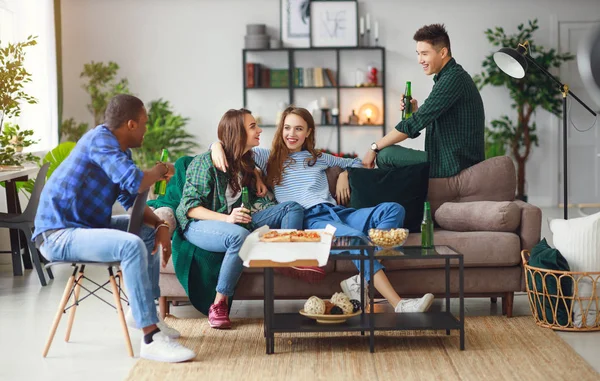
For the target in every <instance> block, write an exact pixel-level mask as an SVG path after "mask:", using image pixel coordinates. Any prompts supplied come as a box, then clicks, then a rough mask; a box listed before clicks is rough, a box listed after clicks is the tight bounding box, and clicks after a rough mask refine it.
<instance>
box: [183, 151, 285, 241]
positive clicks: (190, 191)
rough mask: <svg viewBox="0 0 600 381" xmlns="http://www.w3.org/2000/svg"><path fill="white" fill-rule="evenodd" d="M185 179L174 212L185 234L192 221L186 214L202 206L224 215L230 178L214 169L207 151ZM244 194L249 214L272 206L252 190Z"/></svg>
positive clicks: (193, 165) (200, 156)
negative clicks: (247, 199)
mask: <svg viewBox="0 0 600 381" xmlns="http://www.w3.org/2000/svg"><path fill="white" fill-rule="evenodd" d="M185 177H186V179H185V185H184V186H183V195H182V196H181V201H180V202H179V206H178V207H177V212H176V215H177V221H178V222H179V224H180V225H181V230H182V231H185V229H186V228H187V226H188V224H189V223H190V222H192V221H194V219H193V218H190V217H188V215H187V213H188V211H189V210H190V209H192V208H195V207H197V206H203V207H205V208H206V209H210V210H212V211H214V212H217V213H223V214H228V210H227V198H226V196H225V192H226V191H227V183H228V182H229V178H230V175H229V174H227V173H225V172H221V171H219V170H218V169H217V168H215V166H214V164H213V162H212V159H211V158H210V151H208V152H205V153H203V154H201V155H198V156H196V157H195V158H194V160H192V162H191V163H190V165H189V166H188V168H187V171H186V176H185ZM248 190H249V196H250V203H251V204H252V207H251V208H250V210H251V211H252V212H255V211H258V210H263V209H266V208H268V207H269V206H272V205H275V202H274V201H273V200H272V197H269V196H265V197H261V198H257V197H256V192H255V190H254V189H252V188H251V187H249V189H248ZM240 203H241V197H240V199H239V200H237V202H236V203H235V204H234V205H233V206H234V207H237V206H239V205H240Z"/></svg>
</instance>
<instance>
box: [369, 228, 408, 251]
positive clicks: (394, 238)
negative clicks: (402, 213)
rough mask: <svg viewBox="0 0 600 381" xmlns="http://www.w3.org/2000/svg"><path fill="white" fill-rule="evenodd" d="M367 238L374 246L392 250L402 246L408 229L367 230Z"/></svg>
mask: <svg viewBox="0 0 600 381" xmlns="http://www.w3.org/2000/svg"><path fill="white" fill-rule="evenodd" d="M369 238H370V239H371V242H373V243H374V244H375V245H377V246H379V247H382V248H384V249H392V248H394V247H400V246H402V245H404V242H406V239H407V238H408V229H404V228H391V229H369Z"/></svg>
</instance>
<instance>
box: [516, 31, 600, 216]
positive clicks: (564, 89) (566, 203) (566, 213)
mask: <svg viewBox="0 0 600 381" xmlns="http://www.w3.org/2000/svg"><path fill="white" fill-rule="evenodd" d="M527 46H528V42H525V43H524V44H522V45H521V44H520V47H523V48H525V53H524V54H523V55H524V56H525V58H526V59H527V60H528V61H529V62H531V63H532V64H533V65H534V66H535V67H536V68H538V69H539V70H540V71H541V72H542V73H544V74H545V75H546V76H548V77H549V78H550V79H552V80H553V81H554V82H555V83H556V84H557V85H558V86H559V87H560V90H561V92H562V96H563V113H562V116H563V215H564V218H565V220H566V219H568V218H569V210H568V209H569V198H568V181H567V180H568V177H567V175H568V173H567V172H568V168H567V162H568V157H567V124H568V123H567V121H568V118H567V96H568V95H571V96H572V97H573V98H574V99H575V100H576V101H577V102H579V104H581V105H582V106H583V107H584V108H585V109H586V110H588V111H589V112H590V114H592V115H593V116H597V115H596V113H595V112H594V111H592V109H591V108H589V106H588V105H586V104H585V103H583V101H582V100H581V99H579V98H578V97H577V96H576V95H575V94H573V92H572V91H571V90H569V86H568V85H565V84H564V83H561V82H560V81H559V80H557V79H556V77H555V76H553V75H552V74H550V73H549V72H548V71H547V70H546V69H544V68H543V67H542V66H540V65H539V64H538V63H537V62H536V61H535V60H534V59H533V58H532V57H531V56H530V55H529V52H528V50H527Z"/></svg>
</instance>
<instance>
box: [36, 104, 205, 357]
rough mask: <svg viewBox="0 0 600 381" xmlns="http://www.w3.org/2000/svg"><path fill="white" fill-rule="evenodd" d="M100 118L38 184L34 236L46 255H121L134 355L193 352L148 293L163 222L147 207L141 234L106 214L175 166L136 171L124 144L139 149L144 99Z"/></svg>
mask: <svg viewBox="0 0 600 381" xmlns="http://www.w3.org/2000/svg"><path fill="white" fill-rule="evenodd" d="M104 116H105V124H103V125H100V126H98V127H96V128H94V129H93V130H91V131H89V132H87V133H86V134H85V135H84V136H83V137H82V138H81V140H80V141H79V142H78V143H77V145H76V146H75V148H74V149H73V151H71V154H70V155H69V157H68V158H67V159H66V160H65V161H64V162H63V163H62V164H61V165H60V166H59V167H58V168H57V169H56V170H55V171H54V173H53V174H52V176H51V177H50V179H49V180H48V183H47V184H46V186H45V187H44V190H43V191H42V194H41V197H40V204H39V207H38V211H37V215H36V218H35V232H34V240H35V242H36V244H37V246H38V247H39V248H40V252H41V253H42V255H43V256H44V257H46V259H48V260H50V261H67V262H68V261H92V262H113V261H121V266H122V268H123V275H124V280H125V285H126V286H127V290H128V292H129V301H130V303H131V309H130V311H129V313H128V318H127V320H128V324H129V325H135V326H137V327H139V328H141V329H142V330H143V332H144V337H143V340H142V344H141V349H140V357H143V358H147V359H151V360H157V361H165V362H181V361H187V360H190V359H193V358H194V357H196V355H195V353H194V352H193V351H191V350H190V349H188V348H186V347H184V346H182V345H180V344H179V343H177V342H176V341H174V340H173V339H175V338H177V337H179V332H177V331H176V330H175V329H173V328H171V327H169V326H168V325H166V323H164V321H162V320H159V317H158V314H157V313H156V306H155V302H154V299H155V298H158V297H159V296H160V289H159V287H158V277H159V270H160V268H159V265H160V264H159V261H160V258H161V256H160V255H158V254H157V255H154V253H155V252H156V251H157V249H158V248H159V247H162V253H161V254H162V264H163V266H166V263H167V261H168V260H169V257H170V255H171V237H170V235H169V229H168V225H167V224H166V223H165V222H164V221H162V220H161V219H160V218H158V217H157V216H156V215H155V214H154V212H153V211H152V210H151V209H150V208H148V207H146V210H145V211H144V226H143V228H142V231H141V238H140V237H138V236H136V235H134V234H131V233H128V232H127V226H128V223H129V215H122V216H116V217H112V216H111V212H112V206H113V204H114V203H115V201H117V200H118V201H119V202H120V203H121V205H123V207H124V208H125V209H129V208H130V207H131V206H132V205H133V202H134V200H135V197H136V196H137V194H138V193H140V192H143V191H145V190H147V189H149V188H150V186H152V185H153V184H154V183H155V182H157V181H159V180H163V179H165V180H168V179H169V178H170V177H171V176H172V175H173V174H174V167H173V165H172V164H168V163H157V164H156V165H155V166H154V167H153V168H152V169H149V170H146V171H142V170H141V169H139V168H138V167H137V166H136V165H135V163H134V162H133V160H132V158H131V150H130V148H136V147H140V146H141V145H142V142H143V140H144V134H145V133H146V123H147V121H148V115H147V113H146V110H145V108H144V104H143V103H142V101H141V100H140V99H138V98H136V97H134V96H131V95H125V94H121V95H117V96H115V97H114V98H112V99H111V100H110V102H109V104H108V106H107V108H106V113H105V115H104Z"/></svg>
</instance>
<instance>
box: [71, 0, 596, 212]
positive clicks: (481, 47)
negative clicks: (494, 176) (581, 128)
mask: <svg viewBox="0 0 600 381" xmlns="http://www.w3.org/2000/svg"><path fill="white" fill-rule="evenodd" d="M359 9H360V13H361V14H363V13H366V12H369V13H370V14H371V18H372V20H379V24H380V34H381V38H380V44H381V45H383V46H385V47H386V48H387V62H386V65H387V73H386V77H387V85H388V90H387V100H388V107H387V110H386V111H387V117H388V126H387V128H388V130H389V129H390V128H393V126H394V125H395V123H396V122H397V121H398V120H399V118H400V112H399V110H398V103H399V98H400V94H401V93H402V91H403V89H404V82H405V81H407V80H411V81H412V83H413V96H414V97H415V98H417V99H419V100H421V101H422V100H423V99H425V98H426V97H427V94H428V93H429V91H430V89H431V87H432V85H433V81H432V78H431V77H426V76H425V75H424V74H423V73H422V71H421V68H420V66H419V65H418V64H417V61H416V54H415V52H414V50H415V44H414V42H413V40H412V36H413V34H414V32H415V31H416V30H417V29H418V28H419V27H421V26H422V25H424V24H430V23H434V22H442V23H445V24H446V27H447V29H448V32H449V34H450V39H451V42H452V51H453V55H454V57H455V58H456V60H457V61H458V62H459V63H460V64H461V65H462V66H463V67H464V68H465V69H466V70H467V71H468V72H469V73H471V74H476V73H477V72H479V71H480V70H481V62H482V61H483V58H484V56H485V55H486V54H488V53H489V52H490V51H491V49H492V47H491V46H490V44H489V43H488V42H487V40H486V38H485V35H484V33H483V32H484V30H485V29H487V28H490V27H495V26H502V27H504V28H505V30H506V31H507V32H509V33H510V32H511V31H513V30H516V26H517V25H518V24H519V23H522V22H527V20H529V19H533V18H538V19H539V25H540V29H539V31H538V32H537V34H536V38H535V42H536V43H537V45H544V46H556V45H557V44H558V42H557V41H558V30H557V25H558V21H574V20H598V19H600V1H599V0H569V1H565V0H529V1H524V0H520V1H517V0H504V1H495V0H480V1H475V0H469V1H467V0H452V1H448V0H431V1H428V2H426V3H422V2H411V1H400V0H370V1H361V2H360V3H359ZM62 19H63V61H64V66H63V70H64V73H63V75H64V97H65V98H64V116H65V117H70V116H73V117H75V118H77V119H79V120H82V121H83V120H85V121H88V122H91V121H92V118H91V116H90V115H89V113H88V112H87V111H86V108H85V105H86V103H87V101H88V99H87V95H86V93H85V92H84V91H83V90H82V89H81V80H80V78H79V73H80V72H81V70H82V67H83V64H84V63H87V62H90V61H92V60H95V61H104V62H107V61H109V60H113V61H116V62H117V63H119V65H121V70H120V73H121V75H122V76H125V77H127V78H128V79H129V81H130V88H131V89H132V90H133V91H134V92H135V93H136V94H137V95H138V96H140V97H141V98H142V99H143V100H145V101H150V100H152V99H156V98H159V97H163V98H165V99H168V100H169V101H171V102H172V104H173V105H174V106H175V108H176V110H177V111H178V112H180V113H181V114H183V115H185V116H189V117H190V118H191V121H190V127H189V128H190V131H191V132H192V133H194V134H195V135H196V136H197V137H198V139H199V142H200V143H201V145H202V149H204V148H206V146H207V144H208V143H209V142H210V141H212V140H214V139H215V138H216V125H217V122H218V120H219V118H220V117H221V115H222V114H223V112H224V111H226V110H227V109H228V108H232V107H240V106H241V105H242V70H241V65H242V56H241V54H242V53H241V51H242V48H243V43H244V35H245V33H246V29H245V25H246V24H249V23H265V24H267V25H268V27H269V30H270V32H271V33H272V34H273V35H274V36H278V35H279V0H253V1H249V0H170V1H166V0H102V1H100V0H63V1H62ZM482 95H483V98H484V102H485V108H486V119H487V121H490V120H492V119H494V118H497V117H498V116H499V115H500V114H501V113H508V114H509V115H512V114H511V109H510V107H509V102H510V99H509V98H508V95H507V93H506V92H505V91H503V90H501V89H498V88H486V89H484V90H483V92H482ZM254 111H256V110H254ZM342 117H344V118H345V117H346V116H345V115H342ZM537 124H538V126H539V127H538V128H539V137H540V147H539V149H535V150H534V151H533V154H532V155H531V158H530V160H529V164H528V167H527V169H528V171H527V180H528V193H529V195H530V200H531V201H532V202H533V203H536V204H538V205H551V204H553V205H556V204H557V203H558V184H557V178H558V172H557V166H558V154H559V152H560V151H559V149H558V134H559V132H560V130H559V129H558V128H557V127H558V123H557V122H556V118H554V117H553V116H551V115H549V114H547V113H545V112H539V113H538V115H537ZM272 132H273V131H272V130H266V131H265V132H264V133H263V139H262V140H263V144H264V145H269V143H270V141H271V137H272ZM351 134H353V135H345V136H344V139H343V141H344V146H343V147H342V149H343V150H344V151H351V150H356V151H357V152H358V153H359V154H361V155H362V153H364V152H365V151H366V149H367V146H368V144H369V143H370V140H368V139H367V138H365V137H364V134H361V133H359V132H356V133H351ZM319 139H326V140H327V141H326V142H324V143H327V142H329V139H330V137H327V136H323V137H322V135H321V134H320V135H319ZM331 140H332V141H335V139H334V138H333V139H331ZM367 140H368V141H367ZM423 142H424V140H423V138H422V137H421V138H420V139H417V140H416V141H412V142H408V143H407V144H406V145H407V146H410V147H414V148H422V147H423ZM323 145H324V144H323Z"/></svg>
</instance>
